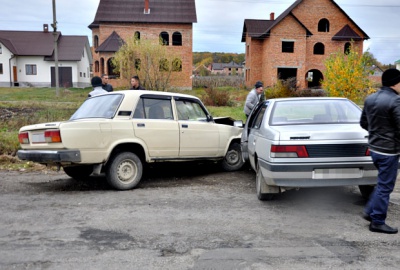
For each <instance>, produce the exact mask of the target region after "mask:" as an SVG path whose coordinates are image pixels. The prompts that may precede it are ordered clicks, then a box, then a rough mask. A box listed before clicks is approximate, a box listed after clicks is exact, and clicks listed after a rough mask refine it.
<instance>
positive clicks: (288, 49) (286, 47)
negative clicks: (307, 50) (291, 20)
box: [282, 41, 294, 53]
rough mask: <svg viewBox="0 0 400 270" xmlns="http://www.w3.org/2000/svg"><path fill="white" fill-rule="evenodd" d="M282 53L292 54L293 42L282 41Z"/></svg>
mask: <svg viewBox="0 0 400 270" xmlns="http://www.w3.org/2000/svg"><path fill="white" fill-rule="evenodd" d="M282 52H283V53H292V52H294V41H282Z"/></svg>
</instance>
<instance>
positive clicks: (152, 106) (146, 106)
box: [133, 98, 173, 120]
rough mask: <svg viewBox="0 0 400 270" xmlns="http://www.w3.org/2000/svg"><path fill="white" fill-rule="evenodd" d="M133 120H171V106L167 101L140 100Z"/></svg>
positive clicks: (155, 99) (169, 101)
mask: <svg viewBox="0 0 400 270" xmlns="http://www.w3.org/2000/svg"><path fill="white" fill-rule="evenodd" d="M133 118H146V119H170V120H171V119H173V114H172V104H171V100H169V99H157V98H141V99H140V100H139V102H138V104H137V106H136V109H135V112H134V114H133Z"/></svg>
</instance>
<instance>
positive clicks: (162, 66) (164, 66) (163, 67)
mask: <svg viewBox="0 0 400 270" xmlns="http://www.w3.org/2000/svg"><path fill="white" fill-rule="evenodd" d="M159 64H160V71H168V70H169V65H168V60H167V59H165V58H163V59H161V60H160V62H159Z"/></svg>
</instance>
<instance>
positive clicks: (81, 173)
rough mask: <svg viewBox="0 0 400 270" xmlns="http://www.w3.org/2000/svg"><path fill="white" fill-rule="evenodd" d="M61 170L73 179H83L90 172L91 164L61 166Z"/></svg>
mask: <svg viewBox="0 0 400 270" xmlns="http://www.w3.org/2000/svg"><path fill="white" fill-rule="evenodd" d="M63 170H64V172H65V174H66V175H68V176H69V177H71V178H74V179H75V180H85V179H87V178H88V177H89V176H90V175H91V174H92V172H93V165H80V166H70V167H63Z"/></svg>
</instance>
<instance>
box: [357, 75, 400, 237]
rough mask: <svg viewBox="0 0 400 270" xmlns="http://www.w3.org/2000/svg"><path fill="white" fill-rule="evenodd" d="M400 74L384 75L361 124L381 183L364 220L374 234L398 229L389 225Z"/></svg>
mask: <svg viewBox="0 0 400 270" xmlns="http://www.w3.org/2000/svg"><path fill="white" fill-rule="evenodd" d="M399 93H400V71H399V70H397V69H394V68H392V69H388V70H386V71H385V72H383V74H382V87H381V88H380V89H379V90H378V91H377V92H376V93H373V94H372V95H370V96H368V97H367V98H366V100H365V102H364V107H363V111H362V114H361V118H360V125H361V127H362V128H363V129H365V130H367V131H368V134H369V135H368V147H369V150H370V153H371V157H372V160H373V162H374V165H375V167H376V168H377V169H378V180H377V184H376V186H375V189H374V191H373V192H372V194H371V196H370V198H369V200H368V202H367V205H366V206H365V209H364V213H363V218H364V219H366V220H368V221H370V222H371V223H370V225H369V230H370V231H371V232H379V233H388V234H395V233H397V232H398V229H397V228H392V227H390V226H389V225H387V224H386V222H385V220H386V216H387V211H388V207H389V199H390V194H391V193H392V191H393V189H394V186H395V183H396V178H397V171H398V166H399V155H400V96H399Z"/></svg>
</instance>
